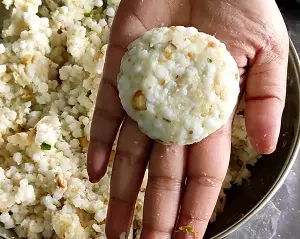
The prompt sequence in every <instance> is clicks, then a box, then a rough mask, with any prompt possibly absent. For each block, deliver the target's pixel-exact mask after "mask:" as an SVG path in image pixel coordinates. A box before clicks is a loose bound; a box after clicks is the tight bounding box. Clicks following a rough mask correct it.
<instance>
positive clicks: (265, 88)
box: [245, 44, 288, 154]
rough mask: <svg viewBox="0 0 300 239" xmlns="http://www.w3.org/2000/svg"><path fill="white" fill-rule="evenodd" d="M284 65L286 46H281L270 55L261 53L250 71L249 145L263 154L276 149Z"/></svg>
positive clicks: (283, 94)
mask: <svg viewBox="0 0 300 239" xmlns="http://www.w3.org/2000/svg"><path fill="white" fill-rule="evenodd" d="M279 48H280V50H279ZM287 62H288V44H287V45H286V44H283V46H278V47H274V48H272V50H271V51H266V50H262V51H261V52H260V53H259V54H258V55H257V58H256V59H255V62H254V65H253V66H252V67H251V68H250V70H249V74H248V79H247V84H246V95H245V100H246V109H245V117H246V128H247V133H248V135H249V138H250V142H251V144H252V145H253V147H254V148H255V149H256V150H257V151H258V152H259V153H262V154H269V153H272V152H273V151H274V150H275V148H276V144H277V140H278V136H279V132H280V125H281V116H282V112H283V109H284V105H285V94H286V79H287Z"/></svg>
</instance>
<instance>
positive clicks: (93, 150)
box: [87, 1, 146, 182]
mask: <svg viewBox="0 0 300 239" xmlns="http://www.w3.org/2000/svg"><path fill="white" fill-rule="evenodd" d="M126 2H127V1H122V3H121V4H120V6H119V10H118V13H117V15H116V17H115V21H114V24H113V27H112V33H111V39H110V43H109V47H108V50H107V54H106V62H105V66H104V74H103V79H102V81H101V84H100V87H99V91H98V96H97V102H96V107H95V112H94V116H93V121H92V125H91V137H90V144H89V149H88V156H87V169H88V173H89V177H90V181H91V182H97V181H98V180H99V179H100V178H102V177H103V176H104V174H105V172H106V168H107V164H108V160H109V155H110V152H111V148H112V144H113V142H114V139H115V137H116V134H117V131H118V129H119V126H120V124H121V122H122V119H123V116H124V112H123V109H122V105H121V103H120V100H119V96H118V91H117V87H116V82H117V75H118V73H119V70H120V62H121V59H122V57H123V55H124V54H125V52H126V47H127V45H128V44H129V43H130V42H131V41H133V40H134V39H136V38H137V37H139V36H140V35H141V34H142V33H143V32H144V31H145V30H146V29H145V28H144V25H143V24H142V23H141V22H140V20H139V19H138V18H136V17H133V16H132V11H131V10H129V9H128V5H126Z"/></svg>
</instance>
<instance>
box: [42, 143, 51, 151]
mask: <svg viewBox="0 0 300 239" xmlns="http://www.w3.org/2000/svg"><path fill="white" fill-rule="evenodd" d="M41 149H42V150H50V149H51V145H50V144H46V143H42V144H41Z"/></svg>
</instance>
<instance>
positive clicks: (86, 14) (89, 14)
mask: <svg viewBox="0 0 300 239" xmlns="http://www.w3.org/2000/svg"><path fill="white" fill-rule="evenodd" d="M83 15H84V16H85V17H92V16H93V15H92V13H90V12H85V13H84V14H83Z"/></svg>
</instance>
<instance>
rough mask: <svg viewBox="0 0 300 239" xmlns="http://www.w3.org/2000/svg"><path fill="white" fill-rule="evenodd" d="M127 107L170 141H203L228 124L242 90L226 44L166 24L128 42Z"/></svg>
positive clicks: (123, 84) (124, 65) (123, 74)
mask: <svg viewBox="0 0 300 239" xmlns="http://www.w3.org/2000/svg"><path fill="white" fill-rule="evenodd" d="M118 90H119V96H120V99H121V103H122V105H123V108H124V109H125V111H126V112H127V114H128V115H129V116H130V117H131V118H132V119H134V120H135V121H136V122H137V123H138V126H139V128H140V130H141V131H142V132H143V133H145V134H146V135H148V136H149V137H150V138H152V139H154V140H157V141H160V142H162V143H164V144H180V145H188V144H192V143H195V142H199V141H201V140H202V139H204V138H205V137H207V136H208V135H210V134H211V133H213V132H215V131H216V130H218V129H219V128H220V127H221V126H222V125H224V124H225V123H226V122H227V121H228V119H229V117H230V116H231V114H232V112H233V110H234V107H235V105H236V103H237V98H238V94H239V71H238V67H237V64H236V62H235V60H234V58H233V57H232V56H231V55H230V53H229V51H227V49H226V46H225V44H223V43H221V42H220V41H219V40H217V39H216V38H215V37H213V36H210V35H208V34H205V33H201V32H198V30H197V29H196V28H193V27H182V26H176V27H170V28H168V27H161V28H154V29H152V30H149V31H147V32H145V33H144V35H143V36H142V37H140V38H139V39H137V40H135V41H133V42H132V43H131V44H130V45H129V46H128V51H127V52H126V54H125V55H124V56H123V58H122V62H121V67H120V73H119V75H118Z"/></svg>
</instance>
